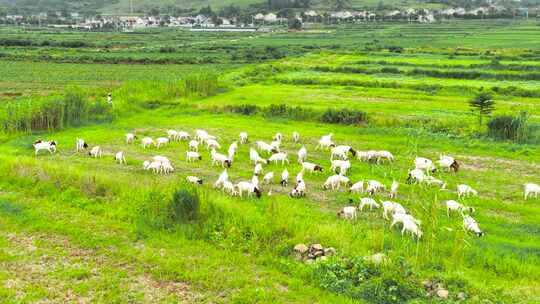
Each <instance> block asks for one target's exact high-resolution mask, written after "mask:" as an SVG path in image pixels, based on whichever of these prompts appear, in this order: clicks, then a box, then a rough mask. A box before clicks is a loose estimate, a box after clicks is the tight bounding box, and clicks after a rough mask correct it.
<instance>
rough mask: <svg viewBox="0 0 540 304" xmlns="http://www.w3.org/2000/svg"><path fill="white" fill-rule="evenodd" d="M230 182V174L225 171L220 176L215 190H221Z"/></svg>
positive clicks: (215, 184)
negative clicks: (220, 188)
mask: <svg viewBox="0 0 540 304" xmlns="http://www.w3.org/2000/svg"><path fill="white" fill-rule="evenodd" d="M227 181H229V173H228V172H227V169H225V170H223V172H221V174H220V175H219V177H218V179H217V181H216V182H215V183H214V188H219V187H222V186H224V183H225V182H227Z"/></svg>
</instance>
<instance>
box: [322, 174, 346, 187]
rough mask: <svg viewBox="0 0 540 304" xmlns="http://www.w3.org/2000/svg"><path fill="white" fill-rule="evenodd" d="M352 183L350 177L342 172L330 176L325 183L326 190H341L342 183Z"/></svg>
mask: <svg viewBox="0 0 540 304" xmlns="http://www.w3.org/2000/svg"><path fill="white" fill-rule="evenodd" d="M348 184H349V185H350V181H349V178H348V177H346V176H343V175H341V174H336V175H332V176H330V177H328V178H327V179H326V182H325V183H324V185H323V187H322V188H323V189H324V190H328V189H332V190H339V188H340V187H341V185H348Z"/></svg>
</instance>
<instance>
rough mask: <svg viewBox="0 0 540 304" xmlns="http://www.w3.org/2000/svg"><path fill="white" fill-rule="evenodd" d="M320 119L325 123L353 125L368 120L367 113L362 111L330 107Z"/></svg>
mask: <svg viewBox="0 0 540 304" xmlns="http://www.w3.org/2000/svg"><path fill="white" fill-rule="evenodd" d="M320 120H321V122H324V123H331V124H343V125H353V124H360V123H364V122H366V121H367V114H366V113H365V112H362V111H352V110H348V109H341V110H335V109H328V110H326V111H325V112H324V113H323V114H322V116H321V119H320Z"/></svg>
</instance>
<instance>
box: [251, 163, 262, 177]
mask: <svg viewBox="0 0 540 304" xmlns="http://www.w3.org/2000/svg"><path fill="white" fill-rule="evenodd" d="M262 172H263V167H262V165H261V164H256V165H255V168H253V174H254V175H257V176H258V175H261V174H262Z"/></svg>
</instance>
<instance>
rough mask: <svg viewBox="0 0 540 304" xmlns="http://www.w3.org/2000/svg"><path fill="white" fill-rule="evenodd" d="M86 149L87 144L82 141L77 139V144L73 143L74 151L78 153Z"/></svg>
mask: <svg viewBox="0 0 540 304" xmlns="http://www.w3.org/2000/svg"><path fill="white" fill-rule="evenodd" d="M86 148H88V144H87V143H86V142H85V141H84V139H82V138H77V142H76V143H75V151H77V152H80V151H83V150H86Z"/></svg>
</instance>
